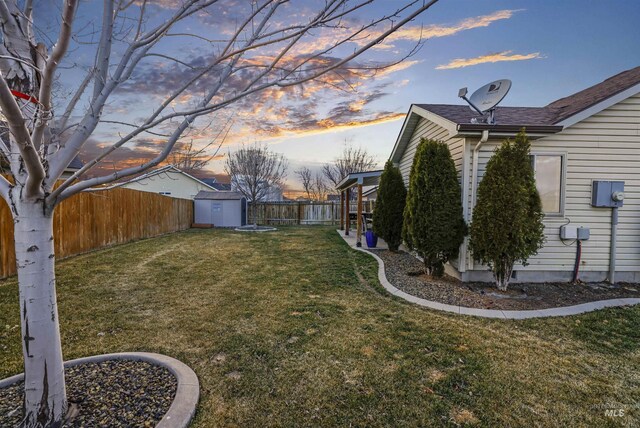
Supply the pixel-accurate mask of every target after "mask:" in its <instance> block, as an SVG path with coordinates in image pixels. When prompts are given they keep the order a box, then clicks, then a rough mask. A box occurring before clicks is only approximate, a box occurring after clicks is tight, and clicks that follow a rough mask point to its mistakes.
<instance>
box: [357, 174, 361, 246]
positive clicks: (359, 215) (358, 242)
mask: <svg viewBox="0 0 640 428" xmlns="http://www.w3.org/2000/svg"><path fill="white" fill-rule="evenodd" d="M356 225H357V227H358V232H357V233H356V246H357V247H362V184H361V183H360V182H358V218H357V221H356Z"/></svg>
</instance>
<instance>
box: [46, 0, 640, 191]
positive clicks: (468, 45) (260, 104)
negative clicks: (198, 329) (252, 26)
mask: <svg viewBox="0 0 640 428" xmlns="http://www.w3.org/2000/svg"><path fill="white" fill-rule="evenodd" d="M176 3H179V2H176V1H172V0H159V1H155V2H152V6H150V7H149V9H148V14H149V21H148V24H149V25H151V24H152V23H153V22H160V21H161V20H162V19H165V17H166V15H167V13H168V12H167V11H168V10H170V9H171V8H172V7H175V4H176ZM290 3H291V4H290V5H289V6H288V9H285V10H284V11H283V13H280V14H279V15H277V16H276V18H275V20H274V23H275V25H276V27H277V26H279V25H287V23H288V21H291V22H300V21H304V19H305V17H306V16H307V15H308V14H309V12H310V11H311V10H313V5H314V3H315V4H318V3H316V2H314V1H295V0H293V1H292V2H290ZM319 3H320V4H324V2H319ZM399 3H401V2H400V1H396V0H380V1H375V2H374V4H373V6H372V7H369V8H367V9H363V10H362V12H361V13H360V14H359V15H356V16H354V17H353V18H351V21H349V25H353V26H358V25H362V23H366V22H368V21H369V20H370V19H372V18H373V17H375V16H377V15H379V14H382V13H384V12H385V11H389V10H393V9H394V7H397V6H396V5H398V4H399ZM36 4H37V2H36ZM221 4H222V5H223V6H220V7H218V8H217V9H215V10H212V11H210V12H209V13H207V14H201V15H199V16H197V17H195V18H193V19H191V20H189V21H185V22H183V23H181V24H180V26H179V28H176V29H174V30H173V32H174V33H176V34H178V33H195V34H197V35H199V36H202V37H205V38H207V39H213V40H223V39H224V38H225V37H229V34H230V33H232V32H233V29H234V28H235V26H236V24H237V22H238V20H239V18H240V17H241V16H242V15H243V13H244V12H245V11H246V10H247V9H246V8H247V5H248V4H249V2H248V1H243V0H233V1H223V2H221ZM38 6H39V8H37V12H36V15H37V14H38V13H39V14H40V19H41V22H43V21H47V18H48V17H54V16H56V13H57V12H56V9H57V8H58V7H59V6H58V3H57V2H42V3H41V4H39V5H38ZM101 12H102V2H100V1H88V2H83V3H82V4H81V6H80V10H79V12H78V22H77V25H76V32H77V34H78V37H77V38H76V43H75V45H74V46H73V48H72V50H71V51H70V53H69V55H68V57H67V58H66V59H65V63H64V70H62V71H61V75H60V88H59V94H61V95H60V99H61V100H64V99H65V96H67V97H68V95H67V94H69V93H70V91H71V90H72V89H73V88H74V87H75V86H77V85H78V83H79V82H80V81H81V80H82V78H83V77H84V75H85V73H86V70H87V69H88V67H89V66H90V65H91V63H92V61H93V58H94V56H95V45H93V44H91V43H86V42H87V41H94V40H95V37H96V35H95V34H94V33H93V32H92V31H93V30H92V25H91V23H92V22H95V20H99V17H100V15H101ZM52 19H53V21H52ZM639 20H640V2H637V1H608V2H594V1H574V0H563V1H552V0H536V1H518V0H509V1H488V0H448V1H447V0H441V1H440V2H438V3H436V4H435V5H434V6H433V7H432V8H431V9H429V10H428V11H426V12H425V13H423V14H422V15H421V16H420V17H419V18H418V19H416V20H414V22H411V23H409V24H408V25H407V26H405V27H404V28H403V29H401V30H400V31H398V32H397V33H395V34H393V35H392V36H391V37H390V38H389V39H388V40H386V41H385V42H383V43H381V44H380V45H377V46H376V47H375V48H373V49H371V50H370V51H369V52H368V53H367V54H365V56H364V57H362V58H361V59H358V60H356V61H357V63H358V64H364V63H365V62H366V61H369V62H376V63H380V62H387V61H392V60H396V59H398V58H402V57H403V55H405V54H406V53H408V52H409V51H410V50H411V49H412V48H414V47H415V46H416V43H418V42H421V46H420V48H419V50H418V51H417V52H415V53H414V54H413V55H412V56H411V57H409V58H407V59H406V60H405V61H404V62H401V63H399V64H397V65H394V66H392V67H390V68H389V69H386V70H384V71H381V72H378V73H376V74H375V75H373V74H369V75H366V76H360V75H358V74H357V73H352V74H349V75H347V76H335V75H331V76H326V78H324V79H323V82H308V83H306V84H305V85H303V86H301V87H297V88H288V89H274V88H271V89H267V90H265V91H263V92H262V93H256V94H253V95H251V96H249V97H248V98H247V99H243V100H241V101H239V102H237V103H235V104H233V105H231V106H229V107H228V108H225V109H223V110H221V111H219V112H218V113H216V114H214V115H211V116H210V117H208V118H207V119H202V120H199V122H198V125H199V126H198V129H193V130H192V131H190V132H189V134H188V135H187V136H186V137H187V139H189V140H190V139H193V141H194V144H195V145H200V146H202V145H205V144H208V143H209V142H210V141H211V140H212V139H213V138H214V137H215V136H219V135H224V134H226V135H227V137H226V139H225V141H224V143H223V145H222V147H221V149H220V151H219V154H220V158H219V159H216V160H214V161H212V162H211V163H210V165H209V171H208V172H209V173H221V172H222V170H223V159H222V155H224V154H226V153H227V152H228V151H233V150H235V149H236V148H237V147H238V146H239V145H240V144H242V143H249V144H251V143H265V144H268V145H269V146H270V148H271V149H272V150H273V151H276V152H279V153H282V154H284V155H285V156H286V157H287V158H288V159H289V162H290V167H289V178H288V186H289V187H290V188H292V189H296V188H298V187H299V184H298V183H297V182H296V180H295V175H294V174H293V170H295V169H297V168H298V167H300V166H302V165H306V166H308V167H309V168H311V169H312V170H318V169H319V168H320V167H321V165H322V164H323V163H325V162H330V161H331V160H332V159H333V158H335V157H336V156H337V155H338V154H339V153H340V151H341V150H342V147H343V145H344V144H345V142H347V143H350V144H353V145H356V146H362V147H364V148H366V149H367V150H368V151H369V152H370V153H372V154H374V155H375V156H376V158H377V160H378V161H379V162H380V164H381V165H382V163H383V162H384V161H385V160H386V159H387V158H388V156H389V155H390V153H391V149H392V148H393V145H394V143H395V140H396V137H397V135H398V133H399V131H400V127H401V126H402V120H403V118H404V114H405V113H406V112H407V111H408V109H409V106H410V104H411V103H450V104H459V103H460V102H461V100H460V99H459V98H457V93H458V89H459V88H461V87H464V86H466V87H468V88H469V90H470V92H472V91H473V90H475V89H476V88H478V87H480V86H482V85H483V84H485V83H487V82H489V81H492V80H496V79H500V78H508V79H511V80H512V81H513V86H512V89H511V92H510V93H509V95H508V96H507V98H505V100H504V101H503V103H502V105H507V106H542V105H545V104H547V103H549V102H551V101H553V100H555V99H557V98H561V97H563V96H566V95H569V94H571V93H574V92H576V91H579V90H581V89H584V88H586V87H588V86H591V85H593V84H595V83H598V82H600V81H602V80H603V79H605V78H607V77H609V76H612V75H614V74H616V73H619V72H621V71H623V70H626V69H629V68H633V67H635V66H638V65H640V43H638V41H639V40H640V26H639V25H638V22H639ZM49 21H50V22H51V25H50V26H49V27H47V26H42V27H41V28H40V29H41V36H42V37H51V35H52V34H55V31H56V26H57V20H56V18H49ZM330 36H331V34H329V32H323V31H321V30H318V31H316V32H314V34H313V37H309V38H306V39H304V40H302V41H301V44H300V45H299V46H298V47H297V49H298V50H297V51H296V52H295V55H305V54H307V53H309V52H314V51H317V50H319V49H323V48H325V47H326V46H327V43H330V41H328V38H329V37H330ZM79 40H82V41H83V43H77V42H78V41H79ZM353 44H355V45H357V43H353ZM123 46H124V44H122V46H120V47H119V48H116V49H115V50H114V59H115V58H117V57H118V55H120V54H121V52H122V49H123ZM212 46H213V44H212V43H210V42H204V41H202V40H197V39H194V38H193V37H180V36H175V37H168V38H167V39H166V40H165V41H163V42H162V43H161V44H160V45H159V46H158V47H157V48H156V51H157V52H158V53H166V54H167V55H171V56H176V57H179V58H181V60H182V61H183V62H184V64H185V65H183V64H180V63H176V62H169V61H166V60H164V59H163V58H162V57H161V56H157V57H155V58H149V60H148V61H146V62H144V63H142V64H141V67H140V69H139V70H136V72H135V73H134V74H133V75H132V78H131V79H130V81H127V82H125V83H124V84H123V85H122V87H121V89H119V91H118V92H117V95H116V96H115V97H114V98H113V100H112V102H111V103H110V104H109V105H108V106H107V109H106V110H105V117H107V118H108V119H109V120H110V121H111V122H109V123H103V124H101V125H100V127H99V129H98V131H97V132H96V133H95V134H94V136H93V137H92V140H91V143H90V144H89V145H88V146H87V147H86V148H85V149H84V150H83V153H82V157H83V158H84V159H85V160H86V159H90V158H91V157H92V156H93V155H95V154H96V153H99V152H100V150H102V149H104V148H105V147H107V146H108V144H109V142H112V141H113V140H115V139H117V138H118V136H119V135H123V134H124V133H126V132H127V129H128V128H127V126H126V125H123V124H122V123H113V122H132V123H137V122H139V121H140V120H142V119H143V118H144V115H145V114H148V112H150V111H152V109H153V108H154V107H155V106H156V105H157V104H158V102H160V100H161V99H162V96H163V95H166V93H168V92H169V91H171V90H172V89H175V88H176V87H177V86H178V85H179V84H180V83H181V82H183V81H184V80H185V78H187V77H188V76H189V73H190V70H191V69H193V68H194V67H197V66H198V64H201V63H204V62H206V60H207V58H208V55H211V52H212V49H214V50H215V47H214V48H212ZM118 49H120V50H118ZM353 49H354V47H353V46H345V47H344V48H343V49H337V50H335V51H332V52H331V54H330V56H331V57H333V58H339V57H340V56H341V55H346V54H348V53H349V52H350V51H352V50H353ZM272 54H273V52H269V51H265V52H258V53H255V54H254V55H253V56H249V58H248V59H247V61H259V60H260V58H261V56H268V55H272ZM365 74H366V73H365ZM213 84H215V75H214V76H210V77H209V78H207V79H204V80H203V81H202V82H201V83H199V84H198V85H200V87H198V88H196V90H194V91H193V92H191V93H188V94H185V96H183V97H181V98H180V99H179V100H178V101H177V102H176V103H177V105H176V106H175V108H176V109H179V108H180V106H181V105H183V104H184V105H188V104H189V103H192V102H195V100H197V94H198V92H197V91H198V90H200V91H204V90H206V88H207V87H208V85H213ZM338 87H339V88H338ZM230 90H231V89H230ZM166 126H167V130H169V128H170V126H169V125H166ZM227 131H228V133H227ZM158 134H159V135H151V134H147V135H145V136H142V137H140V138H138V139H136V140H134V141H132V142H131V143H130V144H128V145H127V147H126V148H123V149H121V150H120V151H119V152H118V153H117V155H116V156H113V157H112V158H110V160H109V162H106V163H103V164H102V165H101V168H102V170H109V169H113V168H116V167H117V166H119V165H122V164H131V163H136V162H137V163H140V162H141V160H144V159H147V158H149V157H150V156H152V154H153V153H156V152H157V150H158V148H159V147H160V146H161V144H162V136H161V134H162V133H161V132H159V133H158ZM214 145H215V144H214Z"/></svg>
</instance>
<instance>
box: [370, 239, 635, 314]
mask: <svg viewBox="0 0 640 428" xmlns="http://www.w3.org/2000/svg"><path fill="white" fill-rule="evenodd" d="M369 251H371V252H374V253H375V254H376V255H377V256H378V257H380V258H381V259H382V261H384V267H385V275H386V277H387V279H388V280H389V282H391V284H393V285H394V286H395V287H396V288H398V289H400V290H402V291H404V292H405V293H408V294H411V295H413V296H416V297H420V298H422V299H426V300H431V301H434V302H439V303H445V304H449V305H456V306H464V307H469V308H477V309H499V310H531V309H546V308H555V307H563V306H572V305H578V304H581V303H587V302H593V301H597V300H608V299H620V298H628V297H631V298H639V297H640V285H638V284H617V285H614V286H612V285H609V284H606V283H589V284H570V283H541V284H529V283H513V284H511V285H510V286H509V289H508V290H507V291H506V292H502V291H499V290H498V289H497V288H496V287H495V285H493V284H491V283H462V282H460V281H458V280H456V279H455V278H451V277H446V276H445V277H444V278H433V277H431V276H429V275H427V274H425V273H424V264H423V263H422V262H420V261H419V260H418V259H416V258H415V257H414V256H412V255H411V254H408V253H406V252H398V253H393V252H391V251H388V250H371V249H370V250H369Z"/></svg>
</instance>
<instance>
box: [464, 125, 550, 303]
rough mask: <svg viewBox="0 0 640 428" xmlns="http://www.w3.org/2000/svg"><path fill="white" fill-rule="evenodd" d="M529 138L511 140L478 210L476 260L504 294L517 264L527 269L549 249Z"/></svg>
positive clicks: (483, 188) (492, 165)
mask: <svg viewBox="0 0 640 428" xmlns="http://www.w3.org/2000/svg"><path fill="white" fill-rule="evenodd" d="M530 147H531V144H530V143H529V139H528V138H527V135H526V134H525V132H524V129H523V130H522V131H520V133H518V135H517V136H516V139H515V141H510V140H506V141H505V142H504V143H502V145H501V146H500V147H499V148H498V149H496V151H495V153H494V155H493V156H492V157H491V159H489V162H488V163H487V170H486V172H485V174H484V178H483V179H482V181H481V182H480V185H479V186H478V201H477V204H476V206H475V208H474V210H473V222H472V223H471V241H470V247H471V250H472V251H473V257H474V258H475V259H476V260H477V261H479V262H481V263H484V264H487V265H488V266H489V267H490V268H491V270H492V271H493V276H494V279H495V281H496V285H497V287H498V289H500V290H503V291H504V290H506V289H507V287H508V286H509V280H510V278H511V273H512V272H513V266H514V264H515V263H522V264H524V265H526V264H527V260H528V259H529V257H531V256H533V255H535V254H537V252H538V250H539V249H540V248H541V247H542V245H543V244H544V224H543V223H542V218H543V217H544V213H543V211H542V203H541V202H540V195H539V194H538V191H537V189H536V181H535V176H534V172H533V167H532V166H531V158H530V157H529V150H530Z"/></svg>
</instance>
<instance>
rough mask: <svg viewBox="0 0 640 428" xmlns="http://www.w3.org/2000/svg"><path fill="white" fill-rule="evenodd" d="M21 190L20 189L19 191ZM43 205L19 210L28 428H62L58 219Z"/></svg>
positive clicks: (23, 205) (32, 204)
mask: <svg viewBox="0 0 640 428" xmlns="http://www.w3.org/2000/svg"><path fill="white" fill-rule="evenodd" d="M16 190H17V189H16ZM49 211H50V210H47V209H45V206H44V203H43V202H42V201H40V200H38V201H17V202H16V204H15V206H14V223H15V249H16V263H17V265H18V282H19V287H20V318H21V324H22V350H23V353H24V373H25V394H24V410H25V419H24V421H23V424H22V426H23V427H45V426H46V427H58V426H61V425H62V422H63V419H64V417H65V413H66V411H67V397H66V392H65V383H64V366H63V359H62V347H61V344H60V328H59V324H58V308H57V303H56V286H55V267H54V263H55V258H54V246H53V213H52V212H49Z"/></svg>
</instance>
